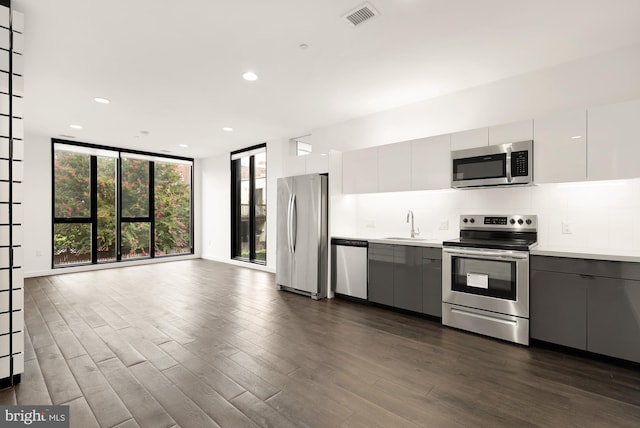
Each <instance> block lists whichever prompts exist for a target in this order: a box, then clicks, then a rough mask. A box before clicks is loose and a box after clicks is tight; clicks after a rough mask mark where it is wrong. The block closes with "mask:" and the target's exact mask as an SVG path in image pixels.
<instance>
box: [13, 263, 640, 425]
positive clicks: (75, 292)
mask: <svg viewBox="0 0 640 428" xmlns="http://www.w3.org/2000/svg"><path fill="white" fill-rule="evenodd" d="M25 322H26V326H27V330H28V334H27V335H25V336H26V337H25V340H26V355H25V373H24V375H23V380H22V383H21V384H19V385H18V386H16V387H15V388H11V389H5V390H3V391H0V404H2V405H8V404H68V405H69V406H70V411H71V426H73V427H82V428H86V427H97V426H102V427H137V426H140V427H153V428H157V427H172V426H182V427H200V426H214V427H215V426H221V427H256V426H262V427H418V426H422V427H471V426H473V427H484V426H486V427H502V426H504V427H526V426H544V427H564V426H576V427H638V426H640V370H639V369H638V368H636V367H633V366H631V367H628V366H623V365H617V364H609V363H606V362H602V361H597V360H593V359H590V358H583V357H580V356H576V355H571V354H566V353H562V352H557V351H554V350H550V349H544V348H539V347H531V348H526V347H521V346H517V345H513V344H509V343H504V342H500V341H497V340H493V339H488V338H485V337H481V336H476V335H473V334H469V333H465V332H461V331H457V330H453V329H449V328H443V327H442V326H441V325H440V324H439V323H438V322H435V321H431V320H427V319H422V318H419V317H413V316H410V315H405V314H401V313H397V312H392V311H387V310H385V309H381V308H377V307H371V306H365V305H361V304H358V303H352V302H348V301H344V300H322V301H313V300H311V299H310V298H308V297H303V296H300V295H297V294H293V293H289V292H284V291H277V290H276V287H275V283H274V276H273V275H271V274H268V273H264V272H259V271H254V270H249V269H243V268H238V267H234V266H230V265H226V264H221V263H215V262H210V261H204V260H193V261H181V262H170V263H164V264H155V265H149V266H136V267H124V268H120V269H110V270H104V271H96V272H86V273H73V274H64V275H56V276H50V277H44V278H33V279H28V280H26V284H25Z"/></svg>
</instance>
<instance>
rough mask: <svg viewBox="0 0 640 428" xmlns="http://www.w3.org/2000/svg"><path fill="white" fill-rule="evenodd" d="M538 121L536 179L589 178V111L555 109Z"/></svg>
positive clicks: (559, 181) (537, 181)
mask: <svg viewBox="0 0 640 428" xmlns="http://www.w3.org/2000/svg"><path fill="white" fill-rule="evenodd" d="M534 124H535V126H534V142H533V156H534V163H533V169H534V174H533V179H534V181H535V182H536V183H562V182H567V181H584V180H586V179H587V111H586V110H573V111H568V112H561V113H555V114H553V115H549V116H545V117H541V118H537V119H535V120H534Z"/></svg>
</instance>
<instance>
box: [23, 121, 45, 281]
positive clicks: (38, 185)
mask: <svg viewBox="0 0 640 428" xmlns="http://www.w3.org/2000/svg"><path fill="white" fill-rule="evenodd" d="M24 157H25V164H24V226H25V227H24V270H25V276H38V275H47V274H48V273H50V271H51V215H52V209H51V139H50V138H46V137H43V136H40V135H32V134H29V133H27V134H26V135H25V145H24Z"/></svg>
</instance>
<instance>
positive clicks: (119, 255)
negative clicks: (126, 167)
mask: <svg viewBox="0 0 640 428" xmlns="http://www.w3.org/2000/svg"><path fill="white" fill-rule="evenodd" d="M116 171H117V172H116V201H117V202H116V205H117V206H116V261H118V262H119V261H122V156H120V154H118V159H117V161H116Z"/></svg>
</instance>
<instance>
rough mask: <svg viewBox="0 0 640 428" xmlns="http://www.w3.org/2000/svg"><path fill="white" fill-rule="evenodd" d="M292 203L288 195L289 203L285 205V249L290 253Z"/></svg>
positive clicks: (291, 197)
mask: <svg viewBox="0 0 640 428" xmlns="http://www.w3.org/2000/svg"><path fill="white" fill-rule="evenodd" d="M292 201H293V195H289V203H288V205H287V249H288V250H289V252H290V253H292V252H293V251H292V250H291V202H292Z"/></svg>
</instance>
